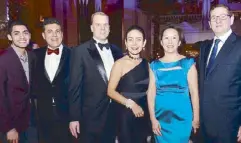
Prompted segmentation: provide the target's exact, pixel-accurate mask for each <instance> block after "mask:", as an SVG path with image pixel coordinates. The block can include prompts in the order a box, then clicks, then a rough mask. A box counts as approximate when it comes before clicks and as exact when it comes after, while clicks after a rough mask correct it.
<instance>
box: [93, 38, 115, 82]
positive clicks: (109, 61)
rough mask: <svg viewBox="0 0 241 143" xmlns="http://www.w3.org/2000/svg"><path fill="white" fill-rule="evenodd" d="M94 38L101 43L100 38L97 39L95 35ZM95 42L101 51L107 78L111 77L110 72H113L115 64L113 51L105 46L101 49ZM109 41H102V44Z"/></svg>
mask: <svg viewBox="0 0 241 143" xmlns="http://www.w3.org/2000/svg"><path fill="white" fill-rule="evenodd" d="M93 39H94V40H95V41H96V42H97V43H101V42H100V41H99V40H97V39H95V38H94V37H93ZM97 43H95V46H96V47H97V50H98V51H99V54H100V57H101V59H102V62H103V64H104V67H105V71H106V76H107V79H108V80H109V79H110V72H111V68H112V66H113V64H114V58H113V55H112V52H111V49H108V50H107V49H106V48H105V47H104V48H103V50H101V49H100V47H99V46H98V44H97ZM106 43H108V41H107V40H106V41H105V42H104V43H103V42H102V43H101V44H106Z"/></svg>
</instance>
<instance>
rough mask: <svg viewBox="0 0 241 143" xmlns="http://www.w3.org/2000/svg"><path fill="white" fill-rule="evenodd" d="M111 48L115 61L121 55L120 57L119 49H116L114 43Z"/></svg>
mask: <svg viewBox="0 0 241 143" xmlns="http://www.w3.org/2000/svg"><path fill="white" fill-rule="evenodd" d="M110 50H111V53H112V56H113V58H114V61H116V60H118V59H119V57H118V51H116V50H115V48H114V47H113V45H110Z"/></svg>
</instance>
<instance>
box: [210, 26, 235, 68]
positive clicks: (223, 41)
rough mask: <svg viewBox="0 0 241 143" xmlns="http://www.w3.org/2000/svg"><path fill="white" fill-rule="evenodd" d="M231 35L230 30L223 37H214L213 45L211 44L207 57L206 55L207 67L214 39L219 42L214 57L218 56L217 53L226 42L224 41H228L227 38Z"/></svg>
mask: <svg viewBox="0 0 241 143" xmlns="http://www.w3.org/2000/svg"><path fill="white" fill-rule="evenodd" d="M231 34H232V30H231V29H230V30H229V31H228V32H227V33H225V34H224V35H223V36H220V37H216V36H215V37H214V39H213V44H212V48H211V50H210V52H209V55H208V61H207V65H208V62H209V58H210V56H211V53H212V51H213V47H214V43H215V40H216V39H220V40H221V41H220V42H219V43H218V49H217V54H216V56H217V55H218V53H219V51H220V50H221V48H222V46H223V44H224V43H225V42H226V40H227V39H228V37H229V36H230V35H231Z"/></svg>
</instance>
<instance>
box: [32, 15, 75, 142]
mask: <svg viewBox="0 0 241 143" xmlns="http://www.w3.org/2000/svg"><path fill="white" fill-rule="evenodd" d="M42 36H43V38H44V39H45V41H46V43H47V46H45V47H42V48H39V49H36V50H35V51H34V52H35V54H36V57H37V63H36V69H35V78H34V94H35V96H36V99H37V111H38V123H39V124H38V125H39V132H40V136H39V137H40V142H43V143H70V142H71V141H70V138H71V134H70V132H69V128H68V124H69V118H68V117H69V114H68V110H69V109H68V108H69V107H68V100H67V96H68V83H69V80H68V76H69V56H70V49H69V48H67V47H66V46H64V45H63V44H62V40H63V32H62V27H61V24H60V22H59V21H58V20H57V19H54V18H48V19H45V21H44V22H43V32H42Z"/></svg>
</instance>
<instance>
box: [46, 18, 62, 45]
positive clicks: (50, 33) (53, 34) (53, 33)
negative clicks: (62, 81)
mask: <svg viewBox="0 0 241 143" xmlns="http://www.w3.org/2000/svg"><path fill="white" fill-rule="evenodd" d="M42 36H43V38H44V40H46V42H47V44H48V46H49V47H50V48H51V49H56V48H58V47H59V46H60V45H61V44H62V41H63V32H62V30H61V26H60V25H58V24H55V23H54V24H47V25H45V26H44V32H43V33H42Z"/></svg>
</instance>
